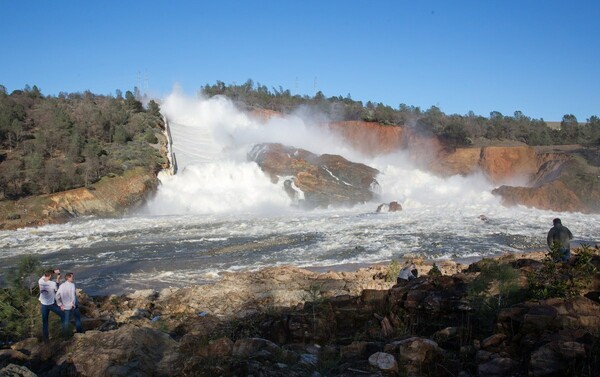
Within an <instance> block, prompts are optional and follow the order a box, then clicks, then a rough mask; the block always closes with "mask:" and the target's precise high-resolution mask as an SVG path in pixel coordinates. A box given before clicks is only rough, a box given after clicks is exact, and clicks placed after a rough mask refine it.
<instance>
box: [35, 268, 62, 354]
mask: <svg viewBox="0 0 600 377" xmlns="http://www.w3.org/2000/svg"><path fill="white" fill-rule="evenodd" d="M52 274H56V281H52ZM58 283H60V270H48V271H46V272H45V273H44V276H42V277H41V278H40V280H38V286H39V288H40V297H39V300H40V303H41V304H42V307H41V309H40V312H41V314H42V338H43V340H44V341H45V342H47V341H48V339H49V334H48V317H49V316H50V312H54V313H56V314H57V315H58V316H59V317H60V319H61V321H63V320H64V313H63V312H62V311H61V310H60V308H59V307H58V305H56V302H55V299H54V298H55V294H56V291H57V288H58Z"/></svg>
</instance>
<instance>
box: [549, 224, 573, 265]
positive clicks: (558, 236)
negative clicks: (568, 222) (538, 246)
mask: <svg viewBox="0 0 600 377" xmlns="http://www.w3.org/2000/svg"><path fill="white" fill-rule="evenodd" d="M552 223H553V224H554V226H553V227H552V228H550V231H549V232H548V238H547V241H548V247H549V248H550V250H553V247H558V250H559V253H560V258H561V259H562V261H563V262H566V261H568V260H569V258H570V257H571V240H572V239H573V233H571V231H570V230H569V228H567V227H566V226H563V225H562V223H561V222H560V219H554V220H553V221H552Z"/></svg>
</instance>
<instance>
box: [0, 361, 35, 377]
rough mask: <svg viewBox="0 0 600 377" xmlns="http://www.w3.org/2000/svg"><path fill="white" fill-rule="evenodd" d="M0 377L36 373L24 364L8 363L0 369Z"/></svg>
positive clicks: (27, 376) (24, 376) (25, 375)
mask: <svg viewBox="0 0 600 377" xmlns="http://www.w3.org/2000/svg"><path fill="white" fill-rule="evenodd" d="M0 377H37V374H35V373H33V372H32V371H30V370H29V369H27V368H26V367H24V366H19V365H15V364H8V365H7V366H5V367H4V368H2V369H0Z"/></svg>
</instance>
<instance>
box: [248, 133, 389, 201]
mask: <svg viewBox="0 0 600 377" xmlns="http://www.w3.org/2000/svg"><path fill="white" fill-rule="evenodd" d="M248 159H249V160H250V161H254V162H256V163H257V164H258V165H259V166H260V167H261V169H262V170H263V171H264V172H265V173H267V174H268V175H269V176H270V177H271V179H272V180H273V182H277V181H278V180H279V179H284V188H285V190H286V192H287V193H288V195H290V197H291V198H292V199H293V200H295V201H296V202H297V203H298V204H299V205H301V206H304V207H308V208H313V207H327V206H329V205H353V204H357V203H363V202H367V201H370V200H371V199H372V198H373V197H374V193H373V189H374V188H375V187H376V186H378V183H377V180H376V179H375V177H376V175H377V174H378V173H379V172H378V171H377V169H373V168H371V167H369V166H367V165H364V164H359V163H354V162H351V161H348V160H346V159H345V158H343V157H341V156H337V155H327V154H324V155H320V156H319V155H316V154H314V153H311V152H309V151H306V150H304V149H298V148H293V147H287V146H284V145H282V144H269V143H267V144H257V145H256V146H254V148H253V149H252V151H251V152H250V153H249V154H248Z"/></svg>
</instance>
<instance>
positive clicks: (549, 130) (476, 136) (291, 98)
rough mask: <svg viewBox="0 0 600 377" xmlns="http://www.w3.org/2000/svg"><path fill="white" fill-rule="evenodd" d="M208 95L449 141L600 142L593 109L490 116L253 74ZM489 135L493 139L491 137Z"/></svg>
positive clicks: (215, 88) (454, 144)
mask: <svg viewBox="0 0 600 377" xmlns="http://www.w3.org/2000/svg"><path fill="white" fill-rule="evenodd" d="M202 93H203V94H204V95H205V96H207V97H211V96H215V95H224V96H227V97H229V98H231V99H232V100H233V101H235V102H237V103H238V105H240V106H245V107H247V108H250V109H266V110H272V111H278V112H282V113H289V112H292V111H294V110H296V109H297V108H299V107H301V106H304V107H308V108H310V109H312V110H315V111H318V112H320V113H322V114H324V115H325V116H327V117H328V118H329V120H332V121H367V122H377V123H380V124H384V125H388V126H398V125H408V126H411V127H416V128H418V129H419V130H420V131H421V132H424V133H432V134H434V135H436V136H437V137H438V138H439V139H440V140H441V141H442V142H443V143H444V144H445V145H446V146H448V147H451V148H452V147H460V146H468V145H473V144H474V141H475V140H477V143H479V144H495V143H496V142H498V141H516V142H519V143H524V144H527V145H530V146H538V145H562V144H582V145H600V118H598V117H597V116H595V115H593V116H591V117H590V118H589V119H588V122H587V123H579V122H578V121H577V118H575V116H573V115H572V114H565V116H564V117H563V119H562V121H561V122H558V125H556V123H557V122H550V124H548V123H547V122H545V121H544V120H543V119H534V118H530V117H528V116H526V115H525V114H523V113H522V112H520V111H515V112H514V114H513V115H503V114H501V113H500V112H498V111H493V112H491V113H490V114H489V116H487V117H484V116H481V115H476V114H474V113H473V112H469V113H468V114H466V115H458V114H445V113H443V112H442V111H441V110H440V109H439V108H438V107H436V106H431V107H430V108H429V109H427V110H422V109H421V108H419V107H415V106H408V105H406V104H400V105H399V106H398V107H391V106H389V105H385V104H383V103H374V102H371V101H368V102H367V103H364V104H363V102H362V101H354V100H353V99H352V98H351V97H350V95H347V96H345V97H342V96H337V97H336V96H333V97H326V96H325V95H324V94H323V93H322V92H320V91H319V92H317V93H316V94H315V95H314V96H312V97H310V96H300V95H292V94H291V92H290V91H289V90H285V89H283V88H282V87H279V88H272V90H270V89H268V88H267V87H266V86H265V85H261V84H260V83H256V84H255V83H254V81H252V80H248V81H247V82H246V83H244V84H242V85H235V84H233V85H226V84H225V83H223V82H222V81H217V83H216V84H214V85H208V84H207V85H206V86H204V87H203V88H202ZM483 139H487V140H490V141H491V142H490V143H488V142H486V141H483Z"/></svg>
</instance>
